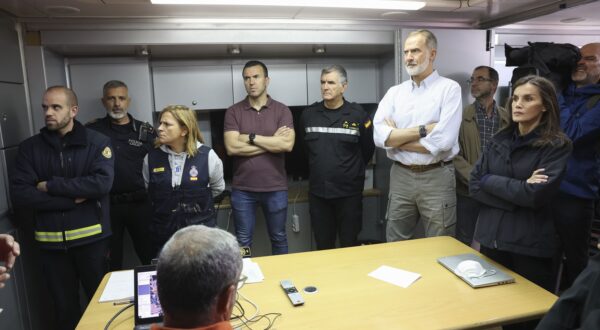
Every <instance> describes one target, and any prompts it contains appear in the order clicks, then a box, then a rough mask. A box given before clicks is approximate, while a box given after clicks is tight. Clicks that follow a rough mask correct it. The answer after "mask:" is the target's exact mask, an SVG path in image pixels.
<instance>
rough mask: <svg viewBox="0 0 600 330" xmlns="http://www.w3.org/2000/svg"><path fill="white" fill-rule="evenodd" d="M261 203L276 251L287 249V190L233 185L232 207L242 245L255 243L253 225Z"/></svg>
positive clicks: (237, 235)
mask: <svg viewBox="0 0 600 330" xmlns="http://www.w3.org/2000/svg"><path fill="white" fill-rule="evenodd" d="M258 204H260V207H261V208H262V210H263V214H264V216H265V220H266V221H267V230H268V231H269V237H270V238H271V252H272V253H273V254H285V253H288V244H287V235H286V232H285V222H286V219H287V205H288V194H287V190H281V191H272V192H253V191H244V190H237V189H233V190H232V191H231V208H232V210H233V219H234V222H235V236H236V237H237V240H238V243H239V244H240V246H249V247H250V246H252V236H253V235H254V225H255V224H256V206H257V205H258Z"/></svg>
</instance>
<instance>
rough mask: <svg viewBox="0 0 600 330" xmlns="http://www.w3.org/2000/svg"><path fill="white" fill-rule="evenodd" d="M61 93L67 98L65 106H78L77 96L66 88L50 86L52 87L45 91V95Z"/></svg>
mask: <svg viewBox="0 0 600 330" xmlns="http://www.w3.org/2000/svg"><path fill="white" fill-rule="evenodd" d="M55 90H56V91H62V92H63V93H65V95H66V96H67V103H68V104H67V105H68V106H69V107H76V106H79V103H78V101H77V95H75V92H74V91H73V90H72V89H70V88H69V87H67V86H52V87H48V89H46V93H48V92H50V91H55Z"/></svg>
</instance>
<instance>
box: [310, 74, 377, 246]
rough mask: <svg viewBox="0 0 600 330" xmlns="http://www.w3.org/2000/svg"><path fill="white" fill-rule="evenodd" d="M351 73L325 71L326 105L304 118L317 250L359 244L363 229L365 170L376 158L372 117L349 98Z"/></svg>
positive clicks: (316, 106)
mask: <svg viewBox="0 0 600 330" xmlns="http://www.w3.org/2000/svg"><path fill="white" fill-rule="evenodd" d="M346 88H348V78H347V74H346V70H345V69H344V67H342V66H341V65H332V66H330V67H327V68H325V69H323V70H322V71H321V95H322V97H323V101H321V102H318V103H315V104H313V105H311V106H310V107H308V108H307V109H306V110H304V112H303V113H302V118H301V125H302V126H301V127H302V130H303V131H304V134H305V135H304V141H305V144H306V150H307V152H308V163H309V169H310V180H309V199H308V200H309V212H310V219H311V224H312V228H313V232H314V235H315V241H316V243H317V249H319V250H323V249H332V248H335V241H336V235H337V236H339V240H340V246H342V247H347V246H355V245H357V244H358V241H357V237H358V233H359V232H360V230H361V228H362V197H363V196H362V192H363V187H364V181H365V166H366V164H367V163H368V162H369V159H371V156H372V155H373V150H374V149H375V145H374V143H373V126H372V124H371V119H370V118H369V115H368V114H367V113H366V112H365V111H364V110H363V109H362V107H361V106H360V105H358V104H356V103H350V102H348V101H346V100H345V99H344V92H345V91H346Z"/></svg>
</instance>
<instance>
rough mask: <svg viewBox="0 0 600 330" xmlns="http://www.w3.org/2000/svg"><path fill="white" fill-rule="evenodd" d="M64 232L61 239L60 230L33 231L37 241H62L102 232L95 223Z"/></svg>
mask: <svg viewBox="0 0 600 330" xmlns="http://www.w3.org/2000/svg"><path fill="white" fill-rule="evenodd" d="M64 233H65V235H64V239H63V232H61V231H53V232H43V231H36V232H35V240H36V241H39V242H62V241H64V240H67V241H74V240H76V239H80V238H84V237H89V236H93V235H98V234H101V233H102V225H101V224H95V225H92V226H89V227H84V228H79V229H73V230H67V231H65V232H64Z"/></svg>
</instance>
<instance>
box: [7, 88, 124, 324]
mask: <svg viewBox="0 0 600 330" xmlns="http://www.w3.org/2000/svg"><path fill="white" fill-rule="evenodd" d="M42 108H43V111H44V116H45V121H46V127H45V128H43V129H41V130H40V133H39V134H37V135H35V136H33V137H30V138H28V139H27V140H25V141H23V142H22V143H21V144H20V145H19V153H18V156H17V160H16V166H15V173H14V175H13V177H12V178H11V198H12V201H13V205H14V206H15V207H17V208H28V209H31V210H34V211H35V227H34V234H35V240H36V241H37V243H38V245H39V246H40V255H41V258H40V261H41V264H42V265H41V266H42V270H43V274H44V275H43V276H44V278H45V280H46V284H47V286H48V289H49V291H50V294H51V296H52V298H53V300H54V305H53V306H54V309H55V312H56V318H57V322H58V326H57V327H56V328H58V329H74V328H75V326H76V325H77V322H78V321H79V318H80V317H81V306H80V305H79V283H80V282H81V284H82V285H83V288H84V290H85V292H86V294H87V296H88V298H91V297H92V295H93V294H94V292H95V290H96V288H97V287H98V285H99V284H100V281H101V280H102V277H103V276H104V274H105V273H106V271H107V267H108V259H107V257H108V243H109V242H108V239H107V238H108V237H109V236H110V234H111V231H110V220H109V204H108V203H109V200H108V192H109V191H110V188H111V186H112V182H113V156H112V149H111V145H110V139H109V138H108V137H106V136H104V135H102V134H100V133H98V132H96V131H93V130H90V129H87V128H85V127H84V126H83V125H81V124H80V123H79V122H78V121H76V120H75V116H76V115H77V112H78V111H79V107H78V106H77V96H76V95H75V93H74V92H73V91H72V90H71V89H69V88H67V87H64V86H54V87H50V88H48V89H47V90H46V92H45V93H44V97H43V101H42ZM50 328H52V327H50Z"/></svg>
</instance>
